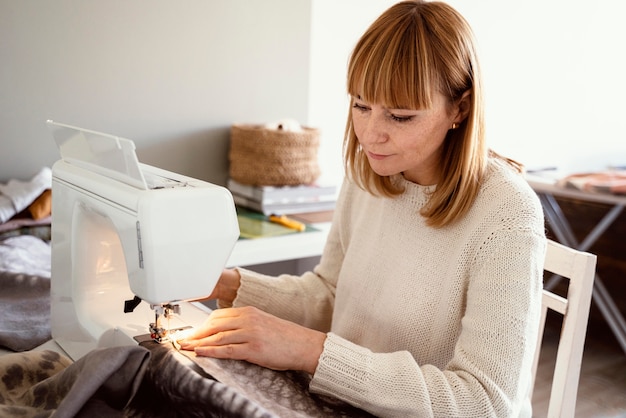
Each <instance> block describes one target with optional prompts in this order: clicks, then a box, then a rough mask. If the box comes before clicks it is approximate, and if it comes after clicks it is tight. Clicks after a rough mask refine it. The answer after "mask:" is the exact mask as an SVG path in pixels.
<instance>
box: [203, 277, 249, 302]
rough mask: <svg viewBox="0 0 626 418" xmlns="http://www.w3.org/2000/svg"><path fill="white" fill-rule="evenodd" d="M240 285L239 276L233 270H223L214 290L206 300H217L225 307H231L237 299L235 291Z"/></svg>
mask: <svg viewBox="0 0 626 418" xmlns="http://www.w3.org/2000/svg"><path fill="white" fill-rule="evenodd" d="M240 284H241V275H240V274H239V271H237V270H235V269H224V270H223V271H222V274H221V275H220V278H219V280H218V281H217V284H216V285H215V289H213V292H212V293H211V294H210V295H209V297H208V298H207V299H219V300H220V301H222V302H224V303H225V304H227V305H230V306H232V304H233V301H234V300H235V298H236V297H237V290H239V285H240Z"/></svg>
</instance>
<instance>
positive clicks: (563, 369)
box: [531, 240, 596, 418]
mask: <svg viewBox="0 0 626 418" xmlns="http://www.w3.org/2000/svg"><path fill="white" fill-rule="evenodd" d="M544 270H545V271H547V272H550V273H553V274H556V275H558V276H561V277H563V278H565V279H568V280H569V285H568V288H567V296H566V297H565V298H564V297H561V296H559V295H557V294H555V293H553V292H552V291H550V290H547V289H544V290H543V295H542V304H541V305H542V311H541V323H540V327H539V340H538V341H537V351H536V353H535V359H534V363H533V375H532V376H533V377H532V384H531V390H532V389H534V384H535V377H536V374H537V366H538V363H539V354H540V352H541V345H542V341H543V334H544V328H545V323H546V316H547V314H548V310H552V311H556V312H559V313H561V314H562V315H563V324H562V327H561V334H560V337H559V343H558V348H557V352H556V363H555V366H554V375H553V378H552V389H551V392H550V398H549V404H548V417H549V418H553V417H554V418H556V417H558V418H561V417H573V416H574V410H575V408H576V396H577V393H578V381H579V378H580V367H581V363H582V357H583V348H584V346H585V337H586V334H587V322H588V320H589V308H590V306H591V295H592V292H593V281H594V277H595V271H596V256H595V255H593V254H590V253H587V252H583V251H578V250H575V249H573V248H570V247H567V246H564V245H562V244H559V243H557V242H554V241H551V240H548V248H547V251H546V258H545V264H544ZM531 393H532V392H531Z"/></svg>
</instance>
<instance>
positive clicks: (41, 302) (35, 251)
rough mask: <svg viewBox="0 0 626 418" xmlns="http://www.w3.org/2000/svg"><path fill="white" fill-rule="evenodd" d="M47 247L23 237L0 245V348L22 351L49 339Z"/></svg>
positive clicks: (13, 238) (48, 254)
mask: <svg viewBox="0 0 626 418" xmlns="http://www.w3.org/2000/svg"><path fill="white" fill-rule="evenodd" d="M50 258H51V251H50V244H48V243H46V242H44V241H43V240H41V239H39V238H36V237H33V236H29V235H22V236H17V237H11V238H7V239H5V240H3V241H0V289H1V291H0V306H2V315H0V345H1V346H3V347H7V348H9V349H11V350H13V351H25V350H30V349H31V348H34V347H36V346H38V345H40V344H42V343H44V342H46V341H47V340H49V339H50V262H51V259H50Z"/></svg>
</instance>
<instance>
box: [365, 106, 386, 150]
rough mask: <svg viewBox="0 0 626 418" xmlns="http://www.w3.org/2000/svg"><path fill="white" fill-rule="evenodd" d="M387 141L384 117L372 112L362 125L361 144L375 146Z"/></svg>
mask: <svg viewBox="0 0 626 418" xmlns="http://www.w3.org/2000/svg"><path fill="white" fill-rule="evenodd" d="M388 139H389V134H388V133H387V130H386V128H385V123H384V115H380V114H378V113H377V112H372V114H371V115H370V117H369V118H367V121H366V122H365V123H364V127H363V131H362V138H361V142H365V143H370V144H375V143H381V142H385V141H387V140H388Z"/></svg>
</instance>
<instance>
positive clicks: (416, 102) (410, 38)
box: [347, 15, 438, 110]
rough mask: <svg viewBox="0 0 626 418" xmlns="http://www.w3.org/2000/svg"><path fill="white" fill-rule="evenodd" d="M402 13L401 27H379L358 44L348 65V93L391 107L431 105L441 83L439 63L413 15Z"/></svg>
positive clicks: (417, 107)
mask: <svg viewBox="0 0 626 418" xmlns="http://www.w3.org/2000/svg"><path fill="white" fill-rule="evenodd" d="M403 17H404V22H401V23H402V25H401V30H393V31H390V30H380V31H379V32H377V33H371V34H370V36H367V37H364V38H362V39H361V40H360V42H359V44H357V46H356V48H355V50H354V54H353V55H352V57H351V59H350V65H349V68H348V86H347V87H348V93H349V94H350V95H352V96H354V97H360V98H361V99H362V100H364V101H366V102H368V103H376V104H381V105H383V106H385V107H388V108H391V109H415V110H417V109H428V108H430V107H431V106H432V95H433V89H435V88H437V86H438V83H437V82H436V74H435V72H434V71H433V69H434V68H436V67H437V66H436V65H433V62H432V61H433V57H432V54H431V51H429V50H428V48H427V47H426V45H427V43H426V42H421V41H420V40H421V39H423V36H420V34H419V32H420V28H418V27H417V25H416V24H415V21H414V19H413V18H412V16H406V15H404V16H403ZM390 27H391V26H390ZM383 28H384V27H383Z"/></svg>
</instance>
